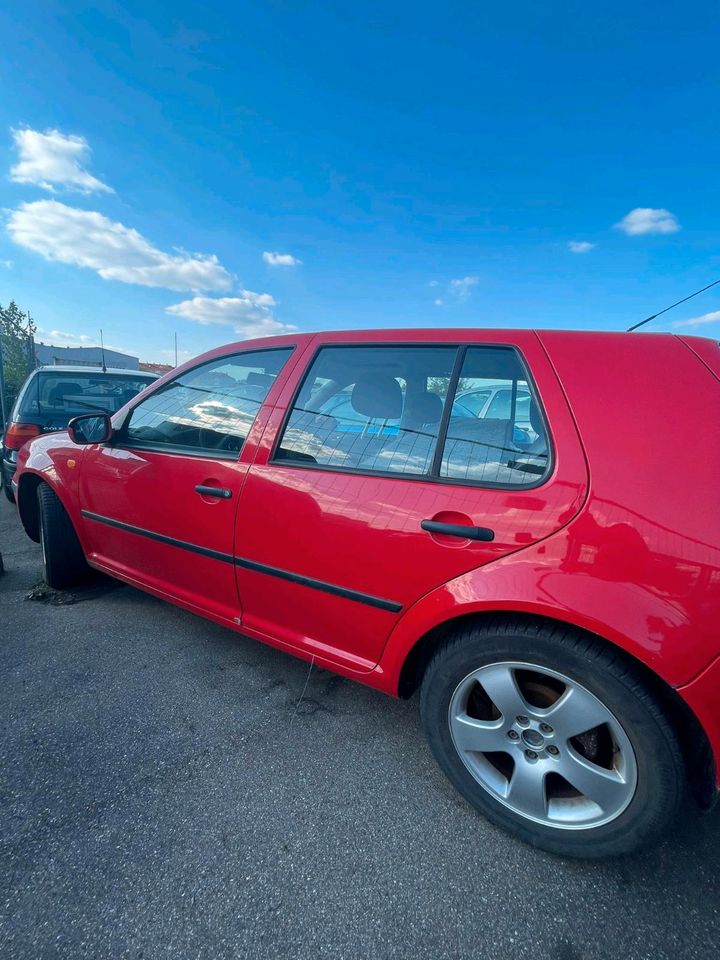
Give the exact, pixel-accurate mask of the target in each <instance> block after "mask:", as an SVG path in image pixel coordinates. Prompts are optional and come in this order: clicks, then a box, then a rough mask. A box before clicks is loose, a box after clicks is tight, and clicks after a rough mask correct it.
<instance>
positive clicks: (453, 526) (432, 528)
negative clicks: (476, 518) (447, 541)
mask: <svg viewBox="0 0 720 960" xmlns="http://www.w3.org/2000/svg"><path fill="white" fill-rule="evenodd" d="M420 526H421V527H422V528H423V530H427V532H428V533H441V534H442V535H443V536H445V537H461V538H462V539H463V540H483V541H484V542H485V543H489V542H490V541H491V540H494V539H495V531H494V530H490V528H489V527H466V526H465V525H464V524H462V523H440V522H439V521H437V520H421V521H420Z"/></svg>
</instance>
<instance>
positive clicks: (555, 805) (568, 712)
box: [448, 661, 637, 830]
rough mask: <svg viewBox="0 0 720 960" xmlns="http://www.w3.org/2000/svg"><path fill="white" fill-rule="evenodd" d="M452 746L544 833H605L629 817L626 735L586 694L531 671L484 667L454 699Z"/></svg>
mask: <svg viewBox="0 0 720 960" xmlns="http://www.w3.org/2000/svg"><path fill="white" fill-rule="evenodd" d="M448 720H449V724H450V732H451V735H452V740H453V744H454V746H455V749H456V750H457V752H458V754H459V756H460V758H461V759H462V761H463V763H464V764H465V766H466V768H467V769H468V770H469V772H470V773H471V774H472V776H473V777H474V778H475V780H476V781H477V782H478V783H479V784H480V786H482V787H483V788H484V789H485V790H487V791H488V793H490V794H491V795H492V796H493V797H494V798H495V799H496V800H498V801H499V802H500V803H501V804H503V805H504V806H506V807H508V808H509V809H511V810H512V811H514V812H515V813H516V814H518V815H520V816H522V817H525V818H526V819H528V820H532V821H534V822H535V823H540V824H543V825H545V826H549V827H556V828H560V829H566V830H582V829H589V828H593V827H598V826H601V825H603V824H605V823H609V822H610V821H611V820H614V819H616V818H617V817H618V816H620V814H621V813H622V812H623V810H625V809H626V808H627V806H628V804H629V803H630V801H631V800H632V798H633V796H634V794H635V788H636V786H637V761H636V759H635V753H634V751H633V748H632V744H631V743H630V740H629V738H628V736H627V734H626V732H625V731H624V729H623V727H622V726H621V724H620V723H619V721H618V720H617V718H616V717H615V716H614V715H613V713H612V712H611V711H610V710H609V709H608V707H606V706H605V705H604V704H603V703H602V702H601V701H600V700H599V699H598V698H597V697H596V696H595V695H594V694H592V693H591V692H590V691H589V690H588V689H587V688H586V687H584V686H582V685H581V684H579V683H577V682H576V681H574V680H572V679H571V678H570V677H567V676H565V675H563V674H562V673H559V672H557V671H555V670H551V669H549V668H547V667H544V666H539V665H537V664H530V663H521V662H516V661H507V662H500V663H492V664H488V665H487V666H484V667H480V668H479V669H477V670H474V671H473V672H472V673H470V674H468V675H467V676H466V677H465V678H464V679H463V680H462V681H461V682H460V683H459V684H458V686H457V687H456V689H455V691H454V693H453V696H452V698H451V700H450V708H449V716H448Z"/></svg>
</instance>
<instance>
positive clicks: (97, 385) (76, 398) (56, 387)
mask: <svg viewBox="0 0 720 960" xmlns="http://www.w3.org/2000/svg"><path fill="white" fill-rule="evenodd" d="M155 379H157V378H155V377H143V376H138V375H137V374H133V373H132V372H131V371H128V373H127V374H119V373H102V372H101V371H100V370H92V369H89V370H88V371H87V372H85V371H81V372H74V371H73V372H71V371H64V372H55V371H54V370H53V369H52V367H50V368H47V369H44V370H39V371H38V372H37V373H36V374H35V375H34V376H33V377H32V379H31V380H30V381H29V382H28V385H27V389H26V390H25V391H24V392H23V394H22V397H21V398H20V400H19V401H18V408H17V412H16V414H15V416H16V417H17V419H19V420H30V421H32V422H36V423H40V424H41V426H43V427H44V428H46V429H53V428H55V429H60V428H62V427H66V426H67V424H68V421H69V420H70V419H71V418H72V417H77V416H79V415H80V414H81V413H92V411H93V410H102V411H103V412H104V413H111V414H112V413H115V412H116V411H117V410H119V409H120V407H122V406H124V405H125V404H126V403H127V402H128V400H132V398H133V397H134V396H135V395H136V394H138V393H139V392H140V391H141V390H144V389H145V387H147V386H148V385H149V384H151V383H152V382H153V381H154V380H155Z"/></svg>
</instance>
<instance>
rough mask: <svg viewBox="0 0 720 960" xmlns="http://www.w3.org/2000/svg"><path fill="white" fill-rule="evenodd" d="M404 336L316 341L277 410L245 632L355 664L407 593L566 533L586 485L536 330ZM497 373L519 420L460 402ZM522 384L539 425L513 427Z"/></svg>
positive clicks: (266, 458)
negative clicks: (474, 337)
mask: <svg viewBox="0 0 720 960" xmlns="http://www.w3.org/2000/svg"><path fill="white" fill-rule="evenodd" d="M396 337H397V335H395V342H393V338H392V335H390V334H389V335H388V336H387V338H386V339H385V340H383V337H382V335H380V337H379V338H378V340H377V341H376V342H374V343H372V344H367V343H353V342H351V338H350V337H349V335H337V336H335V337H333V338H318V339H317V341H316V344H315V347H316V349H315V351H314V352H313V355H312V356H311V359H310V360H309V362H308V369H307V372H306V375H305V376H304V378H303V379H302V381H301V382H300V383H299V384H296V385H295V386H294V387H293V385H292V384H289V385H288V387H287V388H286V390H285V391H284V394H283V396H282V397H281V398H280V402H279V403H278V405H277V407H276V408H275V409H274V410H273V413H272V415H271V418H270V423H269V426H268V428H267V430H266V431H265V434H264V436H263V439H262V443H261V448H260V451H259V453H258V456H257V458H256V461H255V463H254V464H253V466H252V468H251V470H250V472H249V475H248V478H247V481H246V484H245V486H244V489H243V495H242V498H241V501H240V506H239V509H238V514H237V535H236V569H237V577H238V586H239V591H240V596H241V599H242V602H243V608H244V612H243V626H244V628H246V629H247V630H249V631H251V632H254V633H256V634H257V635H258V636H268V637H272V638H274V639H276V640H280V641H281V642H284V643H286V644H289V645H291V646H293V647H296V648H301V649H303V650H305V651H308V652H311V653H314V654H315V655H317V657H319V658H320V659H321V660H326V661H328V662H329V663H333V662H335V663H341V664H343V665H345V666H348V667H351V668H353V669H356V670H358V671H363V670H369V669H371V668H372V667H373V666H374V665H375V664H376V663H377V661H378V660H379V657H380V654H381V652H382V648H383V646H384V643H385V640H386V638H387V636H388V634H389V632H390V631H391V629H392V628H393V626H394V625H395V623H396V622H397V620H398V618H399V617H400V616H402V614H403V613H404V612H405V611H406V610H407V609H408V608H409V606H410V605H411V604H413V603H414V602H415V601H416V600H418V599H419V598H420V597H421V596H423V595H424V594H425V593H427V592H428V591H430V590H432V589H433V588H435V587H437V586H439V585H440V584H442V583H444V582H446V581H448V580H450V579H453V578H455V577H457V576H459V575H460V574H462V573H464V572H466V571H468V570H470V569H473V568H475V567H478V566H481V565H483V564H486V563H489V562H491V561H492V560H495V559H497V558H498V557H501V556H503V555H505V554H507V553H510V552H512V551H515V550H519V549H522V547H524V546H527V545H528V544H532V543H535V542H536V541H538V540H540V539H542V538H544V537H547V536H548V535H549V534H551V533H553V532H554V531H556V530H557V529H559V528H560V527H561V526H562V525H564V524H566V523H567V522H568V521H569V520H570V519H571V518H572V517H573V516H574V515H575V513H576V512H577V510H578V509H579V507H580V505H581V504H582V502H583V499H584V496H585V490H586V484H587V475H586V467H585V461H584V457H583V454H582V450H581V447H580V443H579V440H578V437H577V433H576V431H575V428H574V424H573V422H572V419H571V417H570V414H569V411H568V408H567V404H566V402H565V400H564V397H563V394H562V391H561V389H560V386H559V384H558V382H557V379H556V377H555V375H554V373H553V371H552V368H551V366H550V364H549V362H548V360H547V357H546V356H545V354H544V352H543V350H542V348H541V346H540V344H539V342H538V340H537V338H536V337H535V335H534V334H533V333H531V332H521V333H517V334H513V336H512V338H509V337H508V336H507V334H506V333H498V334H490V335H488V337H487V339H486V340H485V342H484V343H470V344H461V343H458V342H457V341H454V340H453V339H452V334H448V335H447V339H446V340H445V341H444V342H443V341H438V342H423V341H422V340H418V338H414V340H413V341H409V342H405V343H400V344H398V343H397V340H396ZM348 341H350V342H348ZM487 382H493V383H495V384H497V383H498V382H501V383H504V384H505V385H506V387H507V389H508V390H510V392H511V394H512V395H513V397H514V400H511V408H512V410H514V411H515V414H514V417H513V416H512V415H510V416H508V417H507V418H504V419H490V418H487V417H485V418H480V417H474V418H473V417H468V416H467V411H464V410H462V411H461V410H458V408H457V407H456V408H455V410H453V407H452V400H453V397H454V396H456V395H457V393H458V392H460V391H461V390H462V391H465V392H467V391H469V390H481V389H482V388H483V384H485V383H487ZM519 385H520V386H521V389H522V390H526V391H527V390H529V391H530V392H531V393H532V396H533V403H534V404H535V412H534V413H533V423H534V427H535V429H533V431H532V432H531V433H530V434H529V433H528V431H526V430H521V431H518V429H517V419H518V416H520V417H521V418H522V419H524V420H526V419H527V416H528V414H527V412H526V411H525V412H521V413H519V412H518V403H517V397H518V393H519V392H520V391H519ZM338 394H341V395H342V397H343V403H341V404H337V403H333V397H334V396H336V395H338ZM346 398H349V400H350V407H351V411H350V413H349V414H348V413H346V412H345V411H346V409H347V403H346V402H345V400H346ZM518 440H523V441H524V442H518Z"/></svg>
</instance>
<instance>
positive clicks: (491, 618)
mask: <svg viewBox="0 0 720 960" xmlns="http://www.w3.org/2000/svg"><path fill="white" fill-rule="evenodd" d="M473 626H476V627H478V628H481V627H482V628H484V629H492V628H493V627H497V628H499V629H502V630H508V628H510V629H511V628H512V627H513V626H515V627H521V629H522V630H523V632H525V631H527V629H528V628H532V627H535V628H536V629H538V630H541V629H542V630H545V629H547V628H548V627H550V628H554V629H558V628H561V629H564V630H566V631H567V632H568V633H572V634H573V635H575V636H577V635H581V636H585V637H586V638H587V639H588V640H592V641H595V642H598V641H599V642H600V643H601V644H603V645H605V646H607V647H608V648H610V649H612V650H613V652H615V653H616V654H617V655H618V656H620V657H621V658H622V659H624V660H625V661H626V662H627V663H628V664H629V665H630V666H632V668H633V669H634V670H635V671H636V672H637V673H638V674H639V676H640V678H641V679H642V681H643V683H644V684H645V686H646V687H647V688H648V690H649V692H650V693H651V694H652V696H653V697H654V698H655V699H656V700H657V701H658V702H659V704H660V705H661V707H662V708H663V710H664V712H665V714H666V716H667V718H668V720H669V722H670V724H671V725H672V727H673V729H674V731H675V733H676V735H677V737H678V739H679V741H680V744H681V747H682V751H683V757H684V759H685V765H686V770H687V775H688V782H689V784H690V787H691V789H692V792H693V795H694V796H695V799H696V800H697V801H698V803H699V804H700V805H701V806H703V807H705V806H709V805H710V803H711V802H712V800H713V797H714V794H715V767H716V764H715V757H714V755H713V752H712V748H711V746H710V742H709V740H708V737H707V734H706V733H705V730H704V728H703V726H702V724H701V723H700V721H699V720H698V718H697V717H696V715H695V713H694V712H693V711H692V709H691V708H690V707H689V705H688V704H687V703H686V702H685V701H684V700H683V699H682V697H681V696H680V694H679V693H678V692H677V691H676V690H675V689H674V688H673V687H671V686H670V684H668V683H667V682H666V681H665V680H664V679H663V678H662V677H660V676H659V675H658V674H657V673H655V672H654V671H653V670H652V669H651V668H650V667H648V666H647V664H645V663H643V662H642V660H639V659H638V658H637V657H635V656H633V655H632V654H631V653H628V652H627V650H624V649H623V648H622V647H620V646H618V645H617V644H615V643H612V641H610V640H607V638H605V637H602V636H600V635H598V634H595V633H592V632H591V631H588V630H584V629H582V628H580V627H577V626H575V625H574V624H571V623H567V622H566V621H563V620H560V619H554V618H552V617H546V616H542V615H539V614H528V613H517V612H515V611H512V610H508V611H498V610H492V611H487V612H479V613H478V612H475V613H468V614H464V615H461V616H459V617H455V618H453V619H450V620H447V621H445V622H444V623H441V624H439V625H437V626H435V627H433V628H432V629H431V630H429V631H428V632H427V633H425V634H424V635H423V636H421V637H420V638H419V639H418V640H417V642H416V643H415V645H414V646H413V647H412V648H411V650H410V651H409V653H408V655H407V657H406V658H405V661H404V663H403V666H402V669H401V671H400V678H399V681H398V689H397V693H398V696H399V697H401V698H402V699H409V698H410V697H411V696H412V695H413V694H414V693H415V691H416V690H417V689H418V688H419V687H420V685H421V684H422V680H423V677H424V675H425V671H426V669H427V667H428V666H429V664H430V661H431V660H432V659H433V657H434V656H435V654H436V653H437V651H438V650H439V649H440V647H442V646H443V645H444V644H445V643H446V642H448V641H449V640H450V639H451V638H453V637H455V636H457V634H458V633H460V632H462V631H463V630H466V629H467V628H468V627H473Z"/></svg>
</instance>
